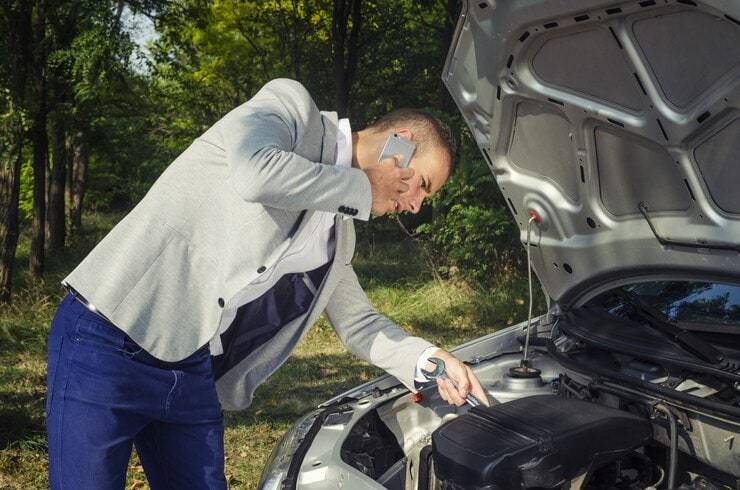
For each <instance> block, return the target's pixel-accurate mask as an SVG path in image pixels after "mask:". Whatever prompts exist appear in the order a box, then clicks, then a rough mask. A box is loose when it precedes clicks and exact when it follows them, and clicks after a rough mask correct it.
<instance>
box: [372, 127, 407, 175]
mask: <svg viewBox="0 0 740 490" xmlns="http://www.w3.org/2000/svg"><path fill="white" fill-rule="evenodd" d="M415 150H416V143H413V142H411V141H409V140H407V139H405V138H402V137H401V136H399V135H397V134H396V133H393V134H392V135H390V136H388V139H387V140H386V141H385V145H384V146H383V151H381V152H380V158H378V161H380V160H385V159H386V158H391V157H392V156H394V155H401V160H400V161H399V162H398V165H399V166H400V167H403V168H406V167H408V166H409V162H410V161H411V157H412V156H414V151H415Z"/></svg>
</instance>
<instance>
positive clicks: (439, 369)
mask: <svg viewBox="0 0 740 490" xmlns="http://www.w3.org/2000/svg"><path fill="white" fill-rule="evenodd" d="M429 362H431V363H432V364H434V369H433V370H432V371H427V370H426V369H422V370H421V374H423V375H424V376H426V377H427V378H429V379H433V380H435V381H436V380H438V379H447V380H449V381H450V382H451V383H452V385H453V386H454V387H455V388H458V386H457V383H455V380H454V379H452V378H450V377H449V376H447V371H446V370H445V362H444V361H443V360H442V359H440V358H438V357H430V358H429ZM465 402H467V404H468V405H470V406H471V407H477V406H478V405H480V404H481V402H480V400H478V399H477V398H476V397H475V396H473V395H472V394H470V393H468V394H467V395H465Z"/></svg>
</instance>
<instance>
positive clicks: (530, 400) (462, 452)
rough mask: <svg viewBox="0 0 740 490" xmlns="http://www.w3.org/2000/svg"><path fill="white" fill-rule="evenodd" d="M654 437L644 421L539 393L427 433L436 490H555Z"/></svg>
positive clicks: (477, 410) (479, 410)
mask: <svg viewBox="0 0 740 490" xmlns="http://www.w3.org/2000/svg"><path fill="white" fill-rule="evenodd" d="M651 436H652V429H651V425H650V423H649V422H648V420H646V419H643V418H641V417H638V416H636V415H633V414H630V413H628V412H624V411H621V410H617V409H614V408H609V407H605V406H602V405H597V404H595V403H589V402H584V401H580V400H572V399H567V398H561V397H558V396H551V395H543V396H531V397H526V398H520V399H518V400H514V401H511V402H508V403H504V404H501V405H496V406H493V407H476V408H473V409H471V410H470V412H469V413H467V414H465V415H462V416H460V417H458V418H456V419H454V420H452V421H450V422H448V423H447V424H445V425H443V426H442V427H440V428H439V429H437V430H436V431H435V432H434V433H433V434H432V451H433V461H434V470H435V473H436V475H437V478H438V479H439V480H441V481H442V488H451V489H455V488H465V489H468V488H469V489H486V490H494V489H508V488H554V487H557V486H559V485H562V484H563V483H565V482H566V481H570V480H571V479H573V478H575V477H576V476H578V475H582V474H583V473H585V472H587V471H588V470H589V469H590V468H595V467H597V466H600V465H602V464H603V463H605V462H607V461H610V460H612V459H614V458H617V457H619V456H621V455H623V454H625V453H626V452H629V451H631V450H633V449H635V448H637V447H639V446H642V445H644V444H645V443H646V442H647V441H648V440H650V438H651Z"/></svg>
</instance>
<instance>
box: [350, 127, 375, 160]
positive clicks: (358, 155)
mask: <svg viewBox="0 0 740 490" xmlns="http://www.w3.org/2000/svg"><path fill="white" fill-rule="evenodd" d="M372 136H373V135H372V133H370V132H368V130H367V129H363V130H361V131H357V132H354V133H352V166H353V167H354V168H359V169H361V170H362V169H363V168H365V166H366V165H367V164H368V162H372V155H370V154H369V153H372V152H373V138H372ZM375 151H377V150H375ZM376 158H377V156H376Z"/></svg>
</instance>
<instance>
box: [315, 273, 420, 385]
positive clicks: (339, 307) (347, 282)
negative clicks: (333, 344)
mask: <svg viewBox="0 0 740 490" xmlns="http://www.w3.org/2000/svg"><path fill="white" fill-rule="evenodd" d="M343 274H344V275H343V277H342V278H341V279H340V281H339V284H338V285H337V287H336V289H335V290H334V292H333V293H332V295H331V297H330V298H329V302H328V303H327V306H326V309H325V310H324V313H325V314H326V317H327V318H328V320H329V323H330V324H331V326H332V328H334V331H336V332H337V335H338V336H339V339H340V340H341V341H342V343H344V345H346V346H347V348H348V349H349V350H350V351H351V352H352V353H354V354H355V355H357V356H358V357H360V358H362V359H365V360H366V361H368V362H370V363H372V364H375V365H376V366H378V367H380V368H382V369H384V370H385V371H387V372H388V373H389V374H391V375H393V376H395V377H396V378H397V379H398V380H399V381H400V382H401V383H403V384H404V385H405V386H406V387H407V388H409V389H410V390H411V391H414V392H415V391H416V388H415V384H414V375H415V374H416V364H417V361H418V359H419V356H421V354H422V353H423V352H424V351H425V350H426V349H427V348H429V347H434V345H433V344H431V343H429V342H427V341H426V340H424V339H421V338H419V337H414V336H411V335H409V334H408V333H406V332H405V331H404V330H403V329H401V327H399V326H398V325H396V324H395V323H393V322H392V321H391V320H389V319H388V318H386V317H385V316H383V315H381V314H380V313H378V312H377V311H376V310H375V308H373V306H372V305H371V304H370V301H369V300H368V298H367V296H366V295H365V292H364V291H363V290H362V287H361V286H360V283H359V281H358V280H357V275H356V274H355V271H354V269H353V268H352V266H350V265H348V266H346V269H345V270H344V271H343Z"/></svg>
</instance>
